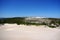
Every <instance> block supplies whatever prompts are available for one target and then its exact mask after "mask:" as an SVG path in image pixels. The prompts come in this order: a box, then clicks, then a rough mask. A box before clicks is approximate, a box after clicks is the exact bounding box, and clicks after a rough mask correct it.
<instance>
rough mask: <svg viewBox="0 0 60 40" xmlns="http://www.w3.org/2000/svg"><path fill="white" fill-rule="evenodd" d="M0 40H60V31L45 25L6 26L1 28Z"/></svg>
mask: <svg viewBox="0 0 60 40" xmlns="http://www.w3.org/2000/svg"><path fill="white" fill-rule="evenodd" d="M0 40H60V29H57V28H49V27H47V26H45V25H41V26H34V25H17V24H5V25H1V26H0Z"/></svg>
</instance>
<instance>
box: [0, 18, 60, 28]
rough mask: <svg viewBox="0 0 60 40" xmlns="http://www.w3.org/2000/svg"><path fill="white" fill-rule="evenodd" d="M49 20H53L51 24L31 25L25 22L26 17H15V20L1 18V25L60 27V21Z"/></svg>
mask: <svg viewBox="0 0 60 40" xmlns="http://www.w3.org/2000/svg"><path fill="white" fill-rule="evenodd" d="M48 19H49V20H52V21H51V22H50V23H49V24H47V23H45V22H42V23H31V22H27V21H26V22H25V17H15V18H0V24H2V25H3V24H5V23H10V24H12V23H17V24H18V25H20V24H25V25H48V26H49V27H51V28H55V27H56V26H52V25H51V24H54V25H57V26H59V25H60V19H54V18H48Z"/></svg>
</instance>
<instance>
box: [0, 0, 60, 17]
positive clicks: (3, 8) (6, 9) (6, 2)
mask: <svg viewBox="0 0 60 40" xmlns="http://www.w3.org/2000/svg"><path fill="white" fill-rule="evenodd" d="M21 16H22V17H23V16H40V17H54V18H60V1H59V0H0V17H21Z"/></svg>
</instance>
